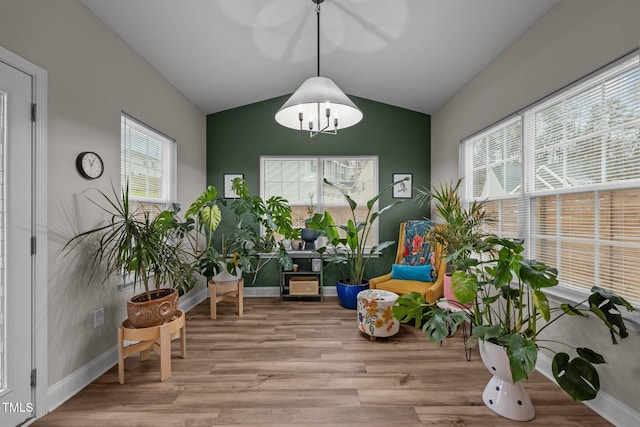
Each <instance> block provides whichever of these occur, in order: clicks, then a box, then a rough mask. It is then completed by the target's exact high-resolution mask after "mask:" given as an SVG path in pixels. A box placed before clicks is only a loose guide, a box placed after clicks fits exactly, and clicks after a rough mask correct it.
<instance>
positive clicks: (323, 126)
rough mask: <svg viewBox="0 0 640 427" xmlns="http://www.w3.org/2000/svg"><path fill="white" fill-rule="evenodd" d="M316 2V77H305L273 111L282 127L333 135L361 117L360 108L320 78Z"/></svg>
mask: <svg viewBox="0 0 640 427" xmlns="http://www.w3.org/2000/svg"><path fill="white" fill-rule="evenodd" d="M311 1H312V2H313V3H315V4H316V14H317V18H318V19H317V21H318V31H317V41H318V45H317V54H318V56H317V58H318V69H317V76H316V77H310V78H308V79H307V80H305V81H304V82H303V83H302V84H301V85H300V87H299V88H298V90H296V91H295V92H294V93H293V95H291V97H290V98H289V99H288V100H287V102H285V103H284V105H283V106H282V107H280V109H279V110H278V112H277V113H276V121H277V122H278V123H280V124H281V125H282V126H285V127H288V128H291V129H296V130H301V131H309V136H310V137H311V138H313V137H314V136H316V135H318V134H321V133H324V134H331V135H335V134H337V133H338V129H344V128H348V127H349V126H353V125H355V124H356V123H358V122H359V121H360V120H362V111H360V109H358V107H356V105H355V104H354V103H353V102H352V101H351V100H350V99H349V97H348V96H347V95H345V93H344V92H343V91H341V90H340V88H339V87H338V86H337V85H336V84H335V83H334V82H333V81H332V80H331V79H329V78H326V77H320V3H322V2H323V1H324V0H311Z"/></svg>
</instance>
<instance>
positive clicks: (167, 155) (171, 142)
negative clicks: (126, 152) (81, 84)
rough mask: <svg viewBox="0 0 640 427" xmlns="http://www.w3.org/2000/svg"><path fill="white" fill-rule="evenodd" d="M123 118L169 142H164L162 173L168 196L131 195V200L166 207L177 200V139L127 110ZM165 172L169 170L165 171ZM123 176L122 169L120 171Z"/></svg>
mask: <svg viewBox="0 0 640 427" xmlns="http://www.w3.org/2000/svg"><path fill="white" fill-rule="evenodd" d="M121 118H125V119H126V120H127V121H128V122H130V123H131V124H132V125H133V126H132V127H135V128H138V130H139V131H140V132H151V133H154V134H156V136H158V137H160V138H162V139H163V140H165V141H167V142H168V143H167V144H164V143H163V144H162V150H163V153H162V158H163V174H162V181H163V183H162V185H163V188H166V189H167V192H166V194H167V196H166V198H161V199H158V198H153V197H140V196H130V200H132V201H135V202H140V203H155V204H158V205H165V206H166V207H168V206H170V205H171V204H172V203H175V202H176V200H177V190H176V188H177V175H178V173H177V163H178V152H177V144H176V140H175V139H174V138H172V137H170V136H168V135H167V134H165V133H164V132H161V131H159V130H157V129H156V128H154V127H152V126H149V125H147V124H146V123H144V122H142V121H140V120H138V119H136V118H135V117H133V116H131V115H129V114H127V113H126V112H124V111H122V112H121ZM122 154H123V153H122V152H121V153H120V156H121V162H122ZM165 172H168V174H167V173H165ZM120 174H121V178H122V171H120Z"/></svg>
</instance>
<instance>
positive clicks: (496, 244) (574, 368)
mask: <svg viewBox="0 0 640 427" xmlns="http://www.w3.org/2000/svg"><path fill="white" fill-rule="evenodd" d="M523 251H524V246H523V241H522V240H518V239H505V238H497V237H488V238H485V239H483V241H481V242H478V244H477V245H475V247H474V253H475V254H476V255H477V258H476V259H475V260H474V261H473V262H471V261H470V260H469V259H467V260H465V262H464V263H461V264H460V266H462V269H460V270H458V271H456V272H455V273H454V275H453V278H452V280H453V292H454V295H455V296H456V298H457V299H458V300H459V301H460V302H461V303H471V308H466V309H464V311H463V312H462V313H464V315H466V317H467V318H468V320H469V321H470V322H471V323H472V324H473V335H474V336H475V337H477V338H478V339H481V340H483V341H491V342H493V343H495V344H498V345H501V346H503V347H505V349H506V351H507V356H508V359H509V366H510V370H511V376H512V379H513V381H514V382H515V381H521V380H523V379H525V378H527V377H528V376H529V375H530V374H531V372H532V371H533V370H534V369H535V364H536V360H537V356H538V348H539V346H540V344H541V343H543V342H545V341H544V340H543V339H541V338H540V334H541V332H542V331H544V330H545V329H546V328H549V327H552V326H553V325H554V323H555V322H556V321H557V320H558V319H560V318H561V317H563V316H565V315H569V316H574V317H577V318H588V317H589V314H593V315H595V317H596V318H598V319H600V320H602V322H603V323H604V325H605V326H607V328H608V329H609V332H610V335H611V342H612V343H613V344H617V343H618V340H619V339H623V338H626V337H627V336H628V332H627V330H626V327H625V324H624V321H623V319H622V313H621V309H623V308H624V309H626V310H627V311H632V310H633V307H632V306H631V304H630V303H629V302H628V301H626V300H625V299H624V298H622V297H620V296H618V295H616V294H615V293H613V292H610V291H608V290H605V289H602V288H599V287H597V286H594V287H593V288H592V289H591V294H590V295H589V296H588V297H587V298H586V299H585V300H583V301H581V302H579V303H577V304H561V305H560V306H559V307H552V306H551V304H550V303H549V299H548V297H547V295H546V294H545V293H544V292H545V290H546V289H549V288H552V287H554V286H557V285H558V278H557V277H558V270H557V269H555V268H553V267H549V266H547V265H545V264H544V263H542V262H539V261H536V260H528V259H525V258H524V257H523V256H522V253H523ZM585 303H588V308H585ZM396 304H397V305H398V306H399V307H402V313H416V312H420V313H422V314H421V315H420V316H418V315H417V314H413V315H412V316H407V319H409V318H410V319H413V320H418V319H421V320H422V321H425V327H424V329H425V335H426V336H427V338H429V339H430V340H432V341H434V342H441V341H442V340H443V339H444V338H446V336H447V335H446V334H445V331H446V328H451V327H452V325H454V324H455V323H456V322H457V318H456V317H457V316H458V315H459V314H461V313H451V312H446V311H444V310H440V309H436V308H435V306H433V307H431V306H424V303H423V302H422V301H420V300H419V299H417V298H416V297H415V296H407V295H402V296H400V297H399V298H398V301H397V303H396ZM407 319H404V318H402V319H401V321H406V320H407ZM542 320H544V321H545V323H542ZM540 325H542V326H540ZM554 343H556V344H562V343H558V342H557V341H554ZM549 350H552V349H550V348H549ZM552 351H553V350H552ZM576 352H577V354H578V356H577V357H575V358H574V359H570V357H569V355H568V354H567V353H564V352H556V354H555V356H554V358H553V365H552V370H553V375H554V377H555V378H556V380H557V381H558V384H559V385H560V386H561V387H562V389H563V390H565V392H567V393H568V394H569V395H570V396H571V397H572V398H573V399H574V400H576V401H577V402H580V401H583V400H589V399H593V398H594V397H595V396H596V394H597V392H598V390H599V388H600V379H599V376H598V372H597V370H596V368H595V366H594V365H597V364H601V363H605V360H604V358H603V357H602V356H601V355H599V354H598V353H596V352H594V351H593V350H591V349H589V348H584V347H579V348H577V349H576Z"/></svg>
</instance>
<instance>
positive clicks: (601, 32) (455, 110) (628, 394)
mask: <svg viewBox="0 0 640 427" xmlns="http://www.w3.org/2000/svg"><path fill="white" fill-rule="evenodd" d="M639 19H640V1H637V0H608V1H603V0H561V1H560V2H559V3H558V4H557V5H556V7H554V8H553V9H551V10H550V11H549V13H547V14H546V15H545V16H543V17H542V18H541V19H540V20H539V21H538V22H537V23H536V24H534V25H533V26H532V27H531V28H530V29H529V30H528V31H527V32H526V33H524V34H523V35H522V36H521V37H520V38H519V39H518V40H517V41H516V42H515V43H513V44H512V45H511V46H509V47H508V48H507V49H505V51H504V52H502V53H501V54H500V55H499V56H498V57H497V58H496V59H495V60H493V61H492V62H491V63H490V64H489V65H488V66H487V67H486V68H485V69H484V70H483V71H482V72H480V73H479V74H478V75H477V76H476V77H475V78H474V79H473V80H471V81H470V82H469V83H468V84H467V85H466V86H464V87H463V88H462V89H461V90H460V91H459V92H458V93H457V94H456V95H455V96H453V97H452V98H451V99H449V100H448V101H447V102H446V104H445V105H443V106H442V108H440V109H439V110H438V111H437V112H436V113H435V114H433V116H432V120H431V123H432V139H431V141H432V142H431V144H432V153H431V180H432V183H433V184H438V183H441V182H447V181H451V180H454V179H457V178H458V175H457V174H458V145H459V142H460V141H461V140H462V139H463V138H465V137H467V136H469V135H471V134H473V133H475V132H477V131H478V130H480V129H482V128H484V127H486V126H488V125H490V124H492V123H494V122H496V121H498V120H500V119H502V118H504V117H506V116H507V115H509V114H511V113H513V112H515V111H517V110H519V109H521V108H522V107H525V106H526V105H528V104H530V103H532V102H534V101H536V100H538V99H540V98H542V97H544V96H546V95H548V94H550V93H551V92H553V91H555V90H558V89H560V88H562V87H563V86H565V85H567V84H569V83H571V82H573V81H575V80H577V79H579V78H580V77H582V76H584V75H586V74H589V73H590V72H592V71H594V70H596V69H598V68H600V67H602V66H604V65H606V64H607V63H609V62H611V61H613V60H615V59H616V58H618V57H621V56H623V55H624V54H626V53H628V52H630V51H631V50H633V49H635V48H637V47H638V46H640V25H639ZM587 325H588V326H587ZM556 336H557V337H558V338H560V339H561V340H568V341H569V342H571V341H575V344H581V345H583V346H586V347H590V348H593V349H594V350H596V351H598V350H603V355H604V356H605V358H606V359H607V360H608V361H609V363H608V364H607V365H604V366H602V368H601V369H599V372H600V376H601V381H600V382H601V386H602V389H601V390H602V391H603V392H605V394H608V395H610V396H612V397H613V398H615V399H617V400H618V401H620V402H622V403H623V404H625V405H628V407H630V408H632V409H634V410H635V411H639V410H640V381H639V380H638V378H640V364H639V363H638V356H637V355H638V354H639V353H640V336H639V334H638V332H631V336H630V337H629V338H628V339H627V340H625V342H623V343H622V344H620V345H618V346H615V347H613V346H611V345H610V341H609V337H608V332H607V331H606V329H605V328H604V327H603V326H599V325H597V326H596V325H594V324H593V322H579V321H567V322H563V327H562V328H559V330H558V331H557V335H556ZM605 349H606V350H605Z"/></svg>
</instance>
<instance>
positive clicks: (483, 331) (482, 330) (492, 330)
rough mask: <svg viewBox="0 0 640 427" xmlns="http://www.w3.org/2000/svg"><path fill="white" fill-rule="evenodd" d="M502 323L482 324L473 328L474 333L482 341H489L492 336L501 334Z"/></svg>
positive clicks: (495, 336)
mask: <svg viewBox="0 0 640 427" xmlns="http://www.w3.org/2000/svg"><path fill="white" fill-rule="evenodd" d="M500 332H501V330H500V325H480V326H475V327H474V328H473V335H475V336H477V337H478V338H480V339H481V340H482V341H489V339H491V338H497V337H499V336H500Z"/></svg>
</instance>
